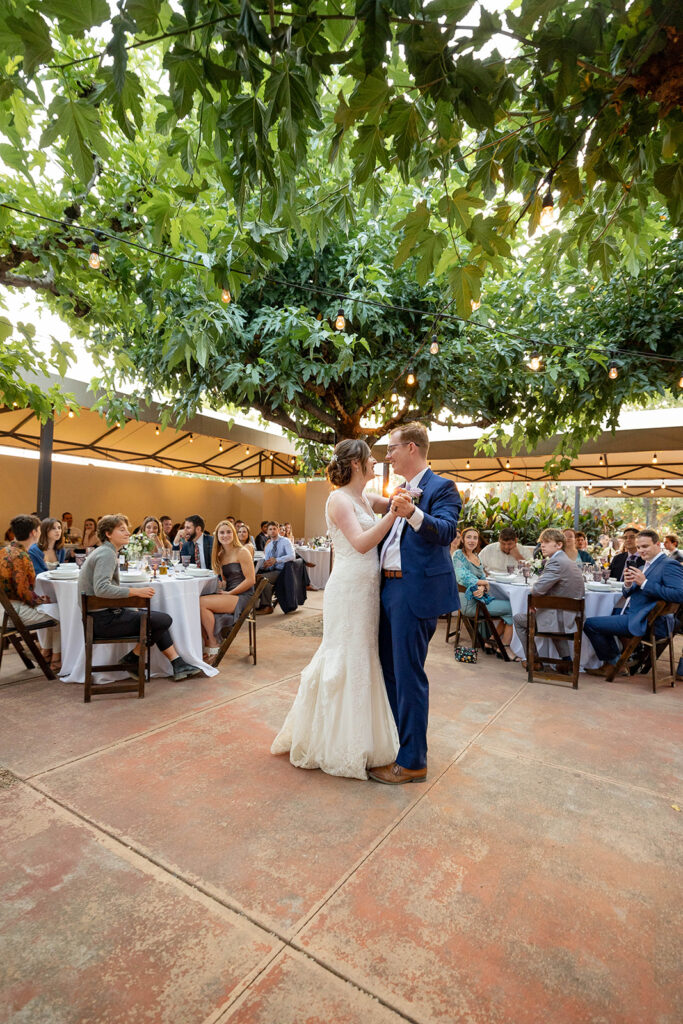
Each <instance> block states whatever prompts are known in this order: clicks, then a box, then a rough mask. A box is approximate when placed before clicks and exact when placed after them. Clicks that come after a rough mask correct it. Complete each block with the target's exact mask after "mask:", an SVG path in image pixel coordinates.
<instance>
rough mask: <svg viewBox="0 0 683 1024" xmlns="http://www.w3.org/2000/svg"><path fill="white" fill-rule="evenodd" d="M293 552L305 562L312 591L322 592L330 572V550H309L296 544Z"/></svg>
mask: <svg viewBox="0 0 683 1024" xmlns="http://www.w3.org/2000/svg"><path fill="white" fill-rule="evenodd" d="M294 550H295V551H296V553H297V555H301V557H302V558H303V560H304V562H306V565H307V568H308V578H309V580H310V582H311V586H312V587H313V589H314V590H324V589H325V584H326V583H327V581H328V579H329V578H330V573H331V572H332V548H331V547H329V548H309V547H304V546H303V545H299V544H297V545H296V547H295V548H294Z"/></svg>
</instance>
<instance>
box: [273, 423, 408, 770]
mask: <svg viewBox="0 0 683 1024" xmlns="http://www.w3.org/2000/svg"><path fill="white" fill-rule="evenodd" d="M375 465H376V459H373V457H372V455H371V454H370V449H369V448H368V446H367V445H366V443H365V442H364V441H353V440H349V441H340V442H339V444H338V445H337V446H336V448H335V449H334V454H333V456H332V458H331V460H330V464H329V466H328V467H327V477H328V480H329V481H330V483H331V484H332V485H333V486H334V487H335V488H336V489H335V490H334V491H333V492H332V494H331V495H330V496H329V498H328V499H327V505H326V506H325V518H326V519H327V528H328V530H329V534H330V537H331V539H332V543H333V545H334V566H333V568H332V573H331V574H330V578H329V580H328V582H327V585H326V587H325V593H324V597H323V639H322V643H321V645H320V647H319V648H318V650H317V651H316V653H315V654H314V656H313V659H312V661H311V662H309V664H308V665H307V666H306V668H305V669H304V670H303V672H302V673H301V682H300V684H299V691H298V693H297V695H296V698H295V700H294V704H293V705H292V708H291V710H290V712H289V714H288V715H287V718H286V720H285V723H284V725H283V726H282V729H281V730H280V732H279V733H278V735H277V736H276V738H275V741H274V742H273V745H272V747H271V748H270V749H271V753H273V754H284V753H287V752H289V759H290V761H291V762H292V764H293V765H296V767H297V768H321V769H322V770H323V771H324V772H327V773H328V774H329V775H344V776H347V777H348V778H353V779H367V777H368V776H367V772H366V769H367V768H374V767H376V766H378V765H385V764H392V763H393V761H394V759H395V757H396V752H397V750H398V733H397V730H396V724H395V722H394V717H393V715H392V713H391V707H390V705H389V700H388V698H387V693H386V689H385V687H384V677H383V675H382V668H381V665H380V661H379V653H378V631H379V609H380V604H379V584H380V570H379V559H378V557H377V545H378V543H379V542H380V541H381V540H382V539H383V538H384V537H385V536H386V535H387V533H388V532H389V530H390V529H391V527H392V525H393V523H394V520H395V518H396V516H395V515H394V513H393V512H391V511H389V512H387V514H386V515H385V516H384V518H383V519H381V520H380V521H377V520H376V519H375V512H384V511H385V510H386V509H387V508H388V506H389V501H388V499H386V498H382V497H380V496H379V495H375V494H370V495H366V494H365V493H364V491H365V487H366V484H367V483H368V482H369V481H370V480H372V479H373V476H374V467H375Z"/></svg>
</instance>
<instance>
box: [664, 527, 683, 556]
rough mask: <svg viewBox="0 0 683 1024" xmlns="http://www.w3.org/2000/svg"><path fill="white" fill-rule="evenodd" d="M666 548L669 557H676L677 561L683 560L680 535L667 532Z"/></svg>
mask: <svg viewBox="0 0 683 1024" xmlns="http://www.w3.org/2000/svg"><path fill="white" fill-rule="evenodd" d="M664 550H665V551H666V552H667V554H668V555H669V558H675V560H676V561H677V562H683V551H680V550H679V547H678V537H677V536H676V534H675V533H667V535H666V537H665V538H664Z"/></svg>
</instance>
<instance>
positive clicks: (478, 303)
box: [470, 299, 481, 313]
mask: <svg viewBox="0 0 683 1024" xmlns="http://www.w3.org/2000/svg"><path fill="white" fill-rule="evenodd" d="M480 306H481V299H470V309H471V310H472V312H473V313H474V312H475V310H477V309H479V307H480Z"/></svg>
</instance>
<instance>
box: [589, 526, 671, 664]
mask: <svg viewBox="0 0 683 1024" xmlns="http://www.w3.org/2000/svg"><path fill="white" fill-rule="evenodd" d="M636 549H637V551H638V554H639V555H640V557H641V558H642V559H643V560H644V562H645V564H644V565H643V567H642V568H640V569H639V568H637V567H636V566H633V565H632V566H629V567H627V568H626V569H625V570H624V586H623V590H622V593H623V595H624V597H625V598H626V604H625V605H624V606H623V607H622V608H615V609H614V611H613V612H612V614H611V615H595V616H593V617H592V618H589V619H586V621H585V623H584V626H583V630H584V633H585V634H586V636H587V637H588V639H589V640H590V642H591V643H592V644H593V648H594V650H595V653H596V654H597V656H598V658H599V659H600V661H602V662H603V665H602V667H601V668H599V669H592V670H591V669H589V670H588V671H589V672H590V673H591V674H593V675H603V676H605V677H606V678H607V679H613V678H614V665H616V663H617V662H618V660H619V656H620V653H621V648H620V646H619V643H618V641H617V637H625V638H629V637H634V636H644V635H645V633H646V631H647V617H648V615H649V614H650V612H651V611H652V609H653V608H654V606H655V605H656V604H657V602H658V601H667V602H677V603H683V565H681V564H680V562H676V561H674V559H673V558H667V556H666V554H665V552H664V551H662V550H661V547H660V545H659V536H658V535H657V534H656V533H655V531H654V530H641V531H640V533H639V534H638V536H637V537H636ZM667 618H668V617H667V616H660V618H658V619H657V621H656V622H655V636H661V637H663V636H667V635H668V633H669V632H670V629H671V623H670V622H668V621H667Z"/></svg>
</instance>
